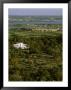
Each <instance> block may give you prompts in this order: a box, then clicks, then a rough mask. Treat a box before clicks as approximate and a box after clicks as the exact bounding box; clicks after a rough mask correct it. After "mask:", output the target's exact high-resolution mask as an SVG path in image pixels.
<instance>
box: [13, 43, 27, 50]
mask: <svg viewBox="0 0 71 90" xmlns="http://www.w3.org/2000/svg"><path fill="white" fill-rule="evenodd" d="M13 46H14V47H15V48H21V49H27V48H28V46H27V44H24V43H16V44H13Z"/></svg>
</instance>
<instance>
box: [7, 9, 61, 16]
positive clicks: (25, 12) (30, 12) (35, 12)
mask: <svg viewBox="0 0 71 90" xmlns="http://www.w3.org/2000/svg"><path fill="white" fill-rule="evenodd" d="M8 14H9V15H19V16H43V15H46V16H47V15H50V16H60V15H62V9H60V8H55V9H53V8H52V9H47V8H45V9H44V8H41V9H40V8H25V9H23V8H22V9H20V8H17V9H16V8H9V11H8Z"/></svg>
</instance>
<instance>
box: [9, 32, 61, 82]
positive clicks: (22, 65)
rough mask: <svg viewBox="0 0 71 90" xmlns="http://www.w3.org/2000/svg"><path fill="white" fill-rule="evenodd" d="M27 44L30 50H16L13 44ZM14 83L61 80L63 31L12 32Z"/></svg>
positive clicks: (10, 70) (11, 46) (10, 73)
mask: <svg viewBox="0 0 71 90" xmlns="http://www.w3.org/2000/svg"><path fill="white" fill-rule="evenodd" d="M17 42H23V43H25V44H27V45H28V46H29V48H28V49H16V48H14V47H13V44H15V43H17ZM9 80H10V81H61V80H62V32H61V31H55V32H51V31H47V32H41V31H23V30H22V31H21V30H18V31H17V30H10V31H9Z"/></svg>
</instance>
